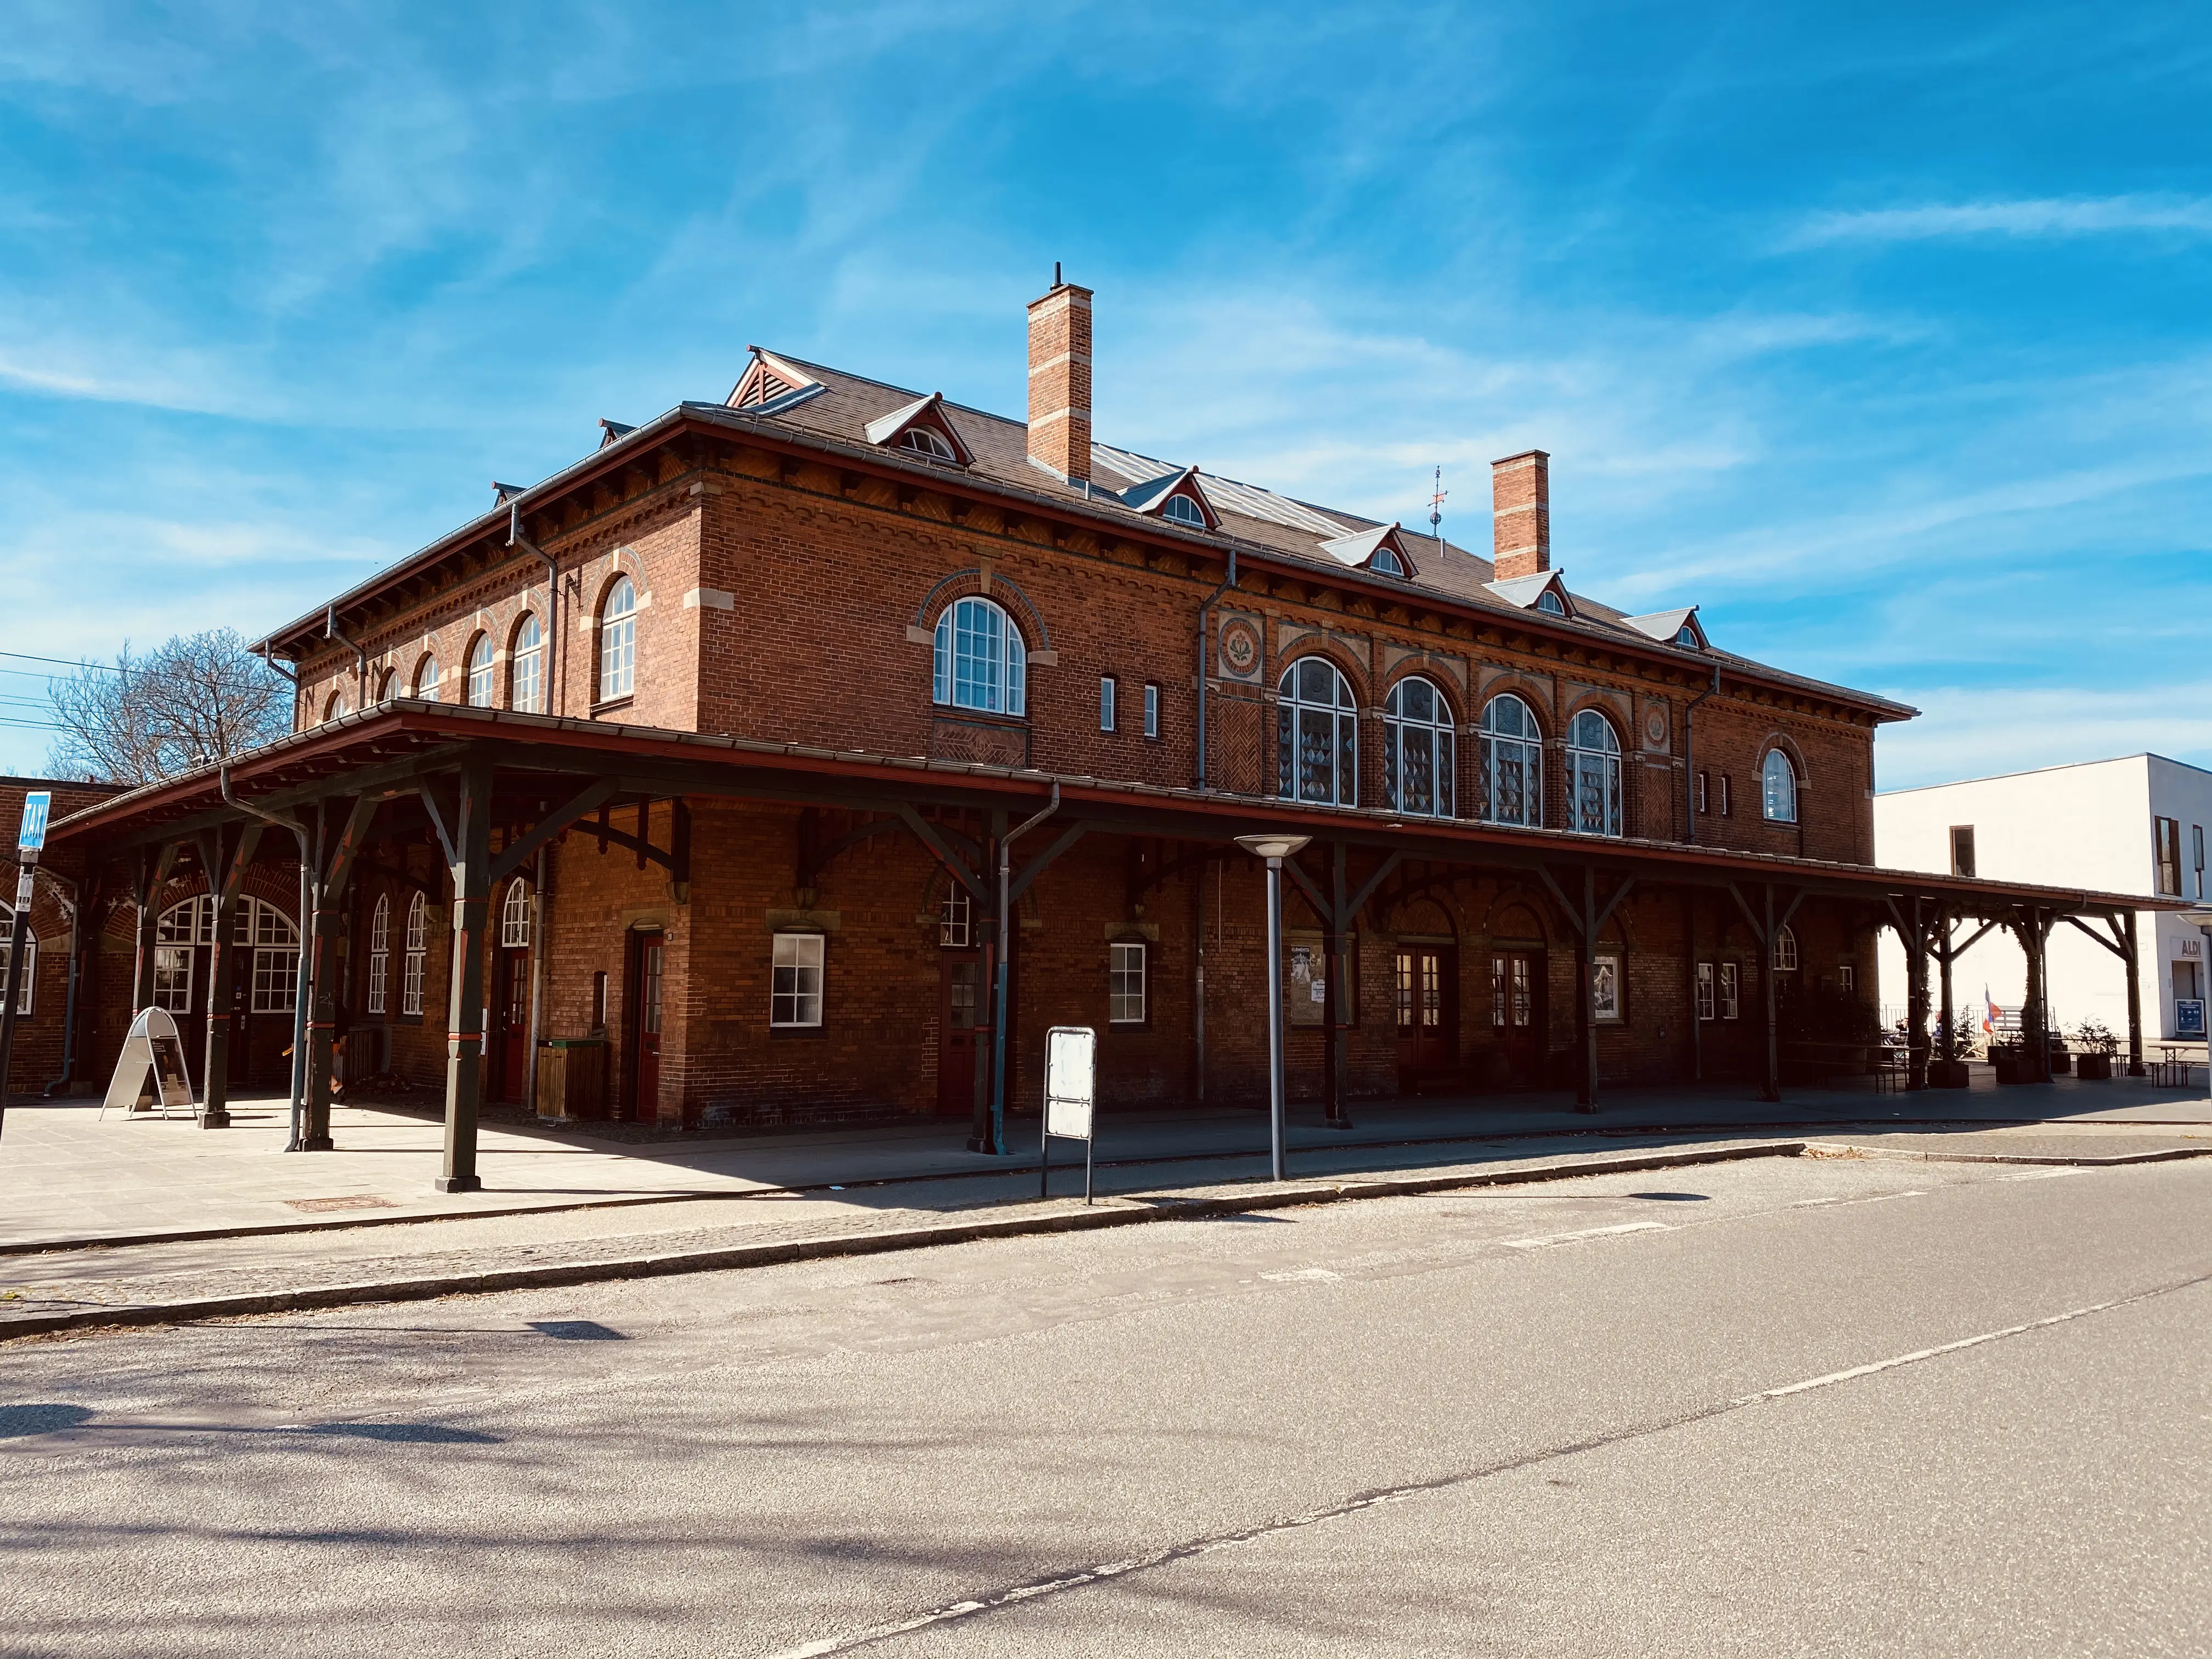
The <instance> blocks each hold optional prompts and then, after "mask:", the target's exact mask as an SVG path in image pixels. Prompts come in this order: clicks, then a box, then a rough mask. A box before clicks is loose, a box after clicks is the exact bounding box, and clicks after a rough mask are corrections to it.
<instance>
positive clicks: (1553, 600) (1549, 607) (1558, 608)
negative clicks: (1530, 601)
mask: <svg viewBox="0 0 2212 1659" xmlns="http://www.w3.org/2000/svg"><path fill="white" fill-rule="evenodd" d="M1536 609H1537V610H1539V611H1542V612H1543V613H1544V614H1545V615H1546V616H1547V617H1564V616H1565V615H1566V614H1567V607H1566V606H1565V605H1564V604H1563V603H1561V601H1560V599H1559V595H1558V594H1557V593H1555V592H1553V591H1552V590H1551V589H1550V588H1548V587H1547V588H1546V589H1545V590H1544V591H1543V592H1541V593H1539V594H1538V595H1537V596H1536Z"/></svg>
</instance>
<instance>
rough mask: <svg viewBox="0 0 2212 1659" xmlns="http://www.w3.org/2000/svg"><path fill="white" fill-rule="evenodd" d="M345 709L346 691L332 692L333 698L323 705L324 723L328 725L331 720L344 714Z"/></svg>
mask: <svg viewBox="0 0 2212 1659" xmlns="http://www.w3.org/2000/svg"><path fill="white" fill-rule="evenodd" d="M345 711H346V707H345V693H344V692H343V691H333V692H331V700H330V701H329V702H326V703H325V704H324V705H323V720H324V723H325V724H326V725H327V724H328V723H329V722H330V721H331V720H336V719H337V718H338V716H339V715H341V714H344V713H345Z"/></svg>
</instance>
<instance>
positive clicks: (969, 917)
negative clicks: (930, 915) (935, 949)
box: [937, 881, 975, 951]
mask: <svg viewBox="0 0 2212 1659" xmlns="http://www.w3.org/2000/svg"><path fill="white" fill-rule="evenodd" d="M974 942H975V901H974V900H973V899H971V898H969V896H968V890H967V889H966V888H965V887H963V886H962V885H961V884H959V883H958V882H957V881H956V882H954V883H952V884H951V885H950V886H948V887H947V888H946V889H945V902H943V903H941V904H939V906H938V907H937V943H938V945H939V947H941V948H942V949H944V950H947V951H964V950H966V949H967V948H968V947H969V945H971V944H973V943H974Z"/></svg>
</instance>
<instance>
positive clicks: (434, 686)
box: [414, 652, 438, 702]
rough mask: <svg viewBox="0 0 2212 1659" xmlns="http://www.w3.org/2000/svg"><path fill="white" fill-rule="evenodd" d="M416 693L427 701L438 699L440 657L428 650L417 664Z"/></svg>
mask: <svg viewBox="0 0 2212 1659" xmlns="http://www.w3.org/2000/svg"><path fill="white" fill-rule="evenodd" d="M414 695H415V696H418V697H420V698H422V700H423V701H424V702H437V701H438V659H436V658H435V657H434V656H432V655H430V654H429V653H428V652H425V653H423V655H422V661H420V662H418V663H416V665H415V692H414Z"/></svg>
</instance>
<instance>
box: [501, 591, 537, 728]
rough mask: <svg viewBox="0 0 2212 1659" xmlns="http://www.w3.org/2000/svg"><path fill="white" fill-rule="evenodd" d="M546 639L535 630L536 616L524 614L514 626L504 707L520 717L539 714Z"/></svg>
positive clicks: (529, 612) (508, 650) (508, 652)
mask: <svg viewBox="0 0 2212 1659" xmlns="http://www.w3.org/2000/svg"><path fill="white" fill-rule="evenodd" d="M544 662H545V640H544V635H543V634H542V633H541V632H540V631H539V630H538V613H537V612H536V611H524V612H523V613H522V620H521V621H520V622H519V623H515V625H514V638H513V641H511V642H510V643H509V644H508V646H507V707H508V708H512V709H513V710H514V711H515V712H516V713H517V714H538V713H539V712H540V710H539V708H538V696H539V688H540V686H541V685H542V684H543V682H544V677H545V676H544Z"/></svg>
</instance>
